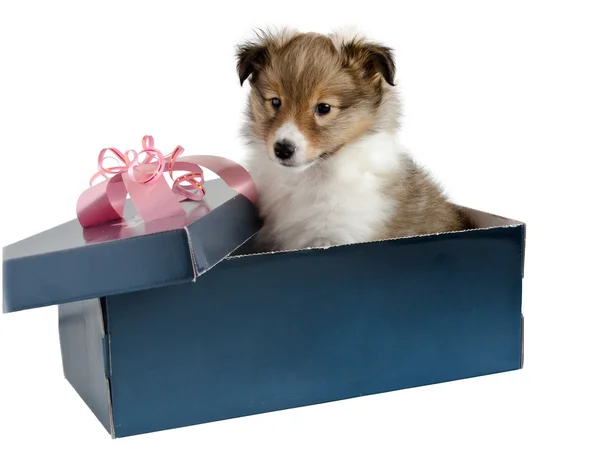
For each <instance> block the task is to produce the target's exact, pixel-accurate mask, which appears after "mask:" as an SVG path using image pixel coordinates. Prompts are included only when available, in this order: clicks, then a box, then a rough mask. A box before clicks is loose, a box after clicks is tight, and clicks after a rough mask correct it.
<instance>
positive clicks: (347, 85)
mask: <svg viewBox="0 0 600 450" xmlns="http://www.w3.org/2000/svg"><path fill="white" fill-rule="evenodd" d="M340 42H341V43H340ZM237 58H238V65H237V69H238V74H239V78H240V83H242V84H243V83H244V81H245V80H246V79H249V81H250V84H251V93H250V97H249V102H248V111H247V114H248V124H249V129H248V130H247V137H248V138H249V139H250V140H258V141H260V142H262V143H264V144H265V146H266V148H267V151H272V148H273V140H274V133H275V131H276V130H277V129H278V128H279V127H280V126H281V124H282V123H284V122H288V121H291V122H293V123H295V124H296V126H297V127H298V129H299V130H300V132H301V133H302V134H303V135H304V136H305V138H306V139H307V141H308V147H309V148H308V151H307V153H308V158H309V160H314V159H327V158H329V157H335V153H336V152H337V151H338V150H339V149H340V148H342V147H343V146H345V145H347V144H349V143H351V142H353V141H355V140H357V139H359V138H361V137H362V136H364V135H366V134H369V133H375V132H379V131H395V129H397V127H398V123H399V115H400V114H399V105H398V100H397V98H396V96H395V92H394V91H393V89H392V88H393V86H394V84H395V83H394V77H395V70H396V68H395V63H394V58H393V54H392V51H391V50H390V49H389V48H387V47H385V46H381V45H378V44H375V43H371V42H368V41H366V40H363V39H358V38H357V39H353V40H349V41H336V40H335V39H333V38H332V37H330V36H325V35H321V34H316V33H295V32H283V33H278V34H268V33H264V34H262V35H261V36H259V39H258V40H257V41H255V42H249V43H246V44H244V45H241V46H240V47H238V52H237ZM272 98H279V99H280V100H281V102H282V103H281V107H280V108H279V109H275V108H274V107H273V105H272V104H271V99H272ZM319 103H327V104H329V105H331V112H330V113H329V114H327V115H324V116H319V115H317V114H315V107H316V105H318V104H319ZM374 151H376V149H374ZM404 167H405V169H404V171H403V172H402V173H400V174H398V176H397V178H395V179H394V180H393V181H390V182H389V183H388V184H387V187H386V188H385V192H384V193H385V194H387V195H389V196H391V197H393V198H394V199H395V200H396V203H397V205H398V208H397V213H396V214H395V215H394V217H393V218H392V219H391V220H390V221H389V223H386V224H382V226H381V232H380V233H379V236H378V237H377V238H378V239H387V238H395V237H401V236H410V235H420V234H431V233H441V232H447V231H458V230H464V229H468V228H471V224H470V223H469V221H468V219H467V218H466V217H465V216H463V214H461V212H460V210H458V209H457V208H456V207H455V206H454V205H452V204H451V203H449V201H448V200H447V198H446V196H445V195H444V193H443V192H442V190H441V189H440V187H439V186H438V185H437V184H436V183H435V182H434V181H433V180H432V179H431V178H430V176H429V175H428V174H427V172H426V171H425V170H423V169H422V168H421V167H419V166H418V165H417V164H415V163H414V162H413V161H411V160H407V161H406V164H405V166H404Z"/></svg>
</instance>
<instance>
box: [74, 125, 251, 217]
mask: <svg viewBox="0 0 600 450" xmlns="http://www.w3.org/2000/svg"><path fill="white" fill-rule="evenodd" d="M183 152H184V149H183V147H181V146H177V147H176V148H175V150H173V151H172V152H171V153H169V154H168V155H163V153H162V152H161V151H160V150H157V149H156V148H155V147H154V139H153V138H152V136H144V138H143V139H142V150H141V151H140V152H136V151H135V150H128V151H126V152H124V153H123V152H121V151H119V150H118V149H116V148H114V147H108V148H104V149H102V150H101V151H100V154H99V155H98V172H97V173H96V174H94V176H92V178H91V180H90V188H88V189H87V190H85V191H84V192H83V193H82V194H81V195H80V197H79V199H78V201H77V218H78V219H79V222H80V224H81V226H82V227H84V228H87V227H91V226H94V225H99V224H101V223H105V222H110V221H113V220H117V219H122V218H123V211H124V207H125V200H126V198H127V194H129V197H130V198H131V201H132V203H133V204H134V206H135V207H136V209H137V212H138V214H139V215H140V217H141V218H142V220H144V221H146V222H149V221H152V220H156V219H161V218H165V217H171V216H176V215H179V214H185V211H184V209H183V208H182V207H181V204H180V202H181V201H183V200H193V201H199V200H202V199H203V198H204V195H205V189H204V173H203V170H202V168H201V166H204V167H205V168H207V169H208V170H211V171H212V172H214V173H215V174H216V175H217V176H219V177H220V178H221V179H222V180H223V181H224V182H225V183H226V184H227V185H228V186H229V187H231V188H232V189H234V190H235V191H237V192H238V193H240V194H242V195H244V196H245V197H246V198H248V200H250V201H251V202H252V203H253V204H256V198H257V192H256V186H255V185H254V182H253V180H252V177H251V176H250V174H249V173H248V172H247V171H246V170H245V169H244V168H243V167H242V166H240V165H239V164H237V163H235V162H233V161H231V160H229V159H227V158H222V157H220V156H213V155H197V156H187V157H181V154H182V153H183ZM110 160H114V161H116V163H117V164H116V165H113V166H108V165H107V162H108V161H110ZM175 171H187V173H184V174H183V175H181V176H179V177H175V176H174V172H175ZM165 172H167V173H168V174H169V176H170V178H171V181H172V182H173V184H172V187H169V185H168V183H167V180H166V179H165V177H164V174H165ZM99 177H103V178H105V180H104V181H102V182H101V183H97V184H94V182H95V181H96V180H97V179H98V178H99Z"/></svg>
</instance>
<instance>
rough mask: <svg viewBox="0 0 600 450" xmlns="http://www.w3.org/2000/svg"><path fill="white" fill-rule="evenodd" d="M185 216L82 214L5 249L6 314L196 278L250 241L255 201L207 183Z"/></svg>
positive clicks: (256, 219) (188, 204) (187, 204)
mask: <svg viewBox="0 0 600 450" xmlns="http://www.w3.org/2000/svg"><path fill="white" fill-rule="evenodd" d="M182 205H183V207H184V209H185V211H186V215H185V216H179V217H170V218H166V219H160V220H156V221H153V222H147V223H144V222H143V221H142V220H141V219H139V217H138V216H136V210H135V208H134V207H133V205H132V204H131V203H130V202H128V203H127V204H126V207H125V214H124V217H125V219H124V220H120V221H115V222H112V223H108V224H104V225H99V226H95V227H91V228H83V227H82V226H81V225H80V224H79V221H78V220H77V219H74V220H72V221H70V222H67V223H64V224H62V225H59V226H57V227H54V228H51V229H49V230H47V231H44V232H42V233H39V234H37V235H34V236H31V237H29V238H27V239H24V240H22V241H19V242H16V243H14V244H11V245H9V246H6V247H4V249H3V311H4V312H5V313H8V312H13V311H20V310H25V309H31V308H38V307H43V306H49V305H56V304H60V303H68V302H71V301H77V300H85V299H89V298H97V297H103V296H106V295H112V294H120V293H126V292H133V291H139V290H144V289H149V288H155V287H160V286H167V285H171V284H176V283H182V282H188V281H193V280H195V279H196V277H198V276H200V275H202V274H203V273H204V272H206V271H207V270H209V269H210V268H212V267H213V266H214V265H215V264H217V263H218V262H219V261H221V260H222V259H223V258H225V257H227V256H228V255H229V254H230V253H232V252H233V251H235V250H236V249H237V248H239V247H240V246H241V245H242V244H244V243H245V242H246V241H248V240H249V239H250V238H252V237H253V236H254V234H256V232H257V231H258V230H259V228H260V225H261V222H260V219H259V216H258V213H257V210H256V208H255V206H254V205H253V204H252V202H250V201H249V200H248V199H247V198H246V197H245V196H243V195H241V194H238V193H237V192H236V191H234V190H233V189H231V188H230V187H229V186H227V185H226V184H225V183H224V182H223V181H222V180H221V179H216V180H210V181H207V182H206V195H205V197H204V199H203V201H201V202H189V201H188V202H183V203H182Z"/></svg>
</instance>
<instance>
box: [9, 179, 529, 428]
mask: <svg viewBox="0 0 600 450" xmlns="http://www.w3.org/2000/svg"><path fill="white" fill-rule="evenodd" d="M465 210H466V211H467V212H468V213H469V214H470V215H471V216H472V218H473V220H474V221H475V223H476V224H477V226H478V227H479V229H475V230H469V231H465V232H458V233H446V234H438V235H429V236H415V237H411V238H403V239H396V240H389V241H382V242H370V243H363V244H357V245H348V246H338V247H331V248H328V249H305V250H300V251H294V252H280V253H268V254H251V253H248V250H247V248H248V247H245V246H244V245H243V244H244V243H246V244H247V243H248V242H250V240H251V238H252V236H253V235H254V234H255V232H256V231H257V230H258V229H259V227H260V221H259V220H258V218H257V216H256V212H255V209H254V206H253V205H252V204H251V203H250V202H249V201H248V200H247V199H246V198H245V197H243V196H241V195H238V194H236V193H235V192H234V191H232V190H231V189H229V188H228V187H227V186H226V185H225V184H224V183H222V182H221V181H220V180H213V181H209V182H208V183H207V196H206V199H205V201H204V202H200V203H190V204H187V205H186V211H187V213H188V215H187V217H186V218H185V223H183V222H181V220H182V219H181V218H178V219H173V220H170V219H164V220H160V221H156V222H152V223H142V222H140V221H139V220H136V219H135V218H134V217H131V214H133V212H134V211H133V212H132V211H131V210H129V211H128V212H127V219H128V220H127V221H126V222H118V223H114V224H108V225H103V226H98V227H93V228H91V229H82V228H81V226H80V225H79V223H78V222H77V221H72V222H69V223H66V224H63V225H61V226H58V227H56V228H53V229H51V230H48V231H46V232H44V233H41V234H39V235H36V236H33V237H31V238H28V239H26V240H24V241H21V242H18V243H15V244H13V245H10V246H8V247H6V248H5V249H4V259H3V269H4V298H3V305H4V311H5V312H15V311H20V310H25V309H29V308H38V307H42V306H48V305H58V308H59V331H60V344H61V350H62V358H63V366H64V375H65V377H66V379H67V380H68V381H69V382H70V383H71V384H72V386H73V387H74V388H75V390H76V391H77V392H78V393H79V395H80V396H81V398H82V399H83V400H84V401H85V403H86V404H87V405H88V406H89V408H90V409H91V410H92V411H93V412H94V414H95V415H96V417H97V418H98V420H99V421H100V422H101V423H102V425H104V427H105V428H106V430H107V431H108V432H109V433H110V434H111V435H112V436H113V437H115V438H118V437H124V436H131V435H136V434H140V433H147V432H153V431H158V430H164V429H171V428H176V427H183V426H188V425H195V424H201V423H205V422H211V421H217V420H223V419H229V418H235V417H241V416H245V415H251V414H258V413H264V412H269V411H276V410H282V409H287V408H294V407H300V406H306V405H313V404H318V403H322V402H330V401H335V400H342V399H348V398H352V397H357V396H363V395H369V394H376V393H383V392H388V391H393V390H399V389H404V388H410V387H416V386H423V385H428V384H433V383H441V382H448V381H452V380H459V379H465V378H470V377H476V376H480V375H488V374H494V373H499V372H505V371H511V370H517V369H520V368H521V367H522V355H523V348H522V345H523V340H522V331H523V323H522V315H521V300H522V299H521V292H522V289H521V287H522V277H523V264H524V247H525V225H524V224H523V223H521V222H518V221H514V220H509V219H505V218H502V217H498V216H494V215H491V214H487V213H484V212H480V211H475V210H470V209H466V208H465ZM209 269H210V270H209Z"/></svg>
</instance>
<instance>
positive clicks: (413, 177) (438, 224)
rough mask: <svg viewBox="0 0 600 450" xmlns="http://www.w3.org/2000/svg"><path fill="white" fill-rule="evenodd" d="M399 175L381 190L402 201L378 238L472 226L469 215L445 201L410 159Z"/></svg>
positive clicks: (442, 195) (443, 196) (431, 182)
mask: <svg viewBox="0 0 600 450" xmlns="http://www.w3.org/2000/svg"><path fill="white" fill-rule="evenodd" d="M405 166H406V170H405V173H404V174H403V177H399V179H398V180H394V181H393V182H390V183H389V184H388V185H387V187H386V189H385V192H386V194H388V195H390V196H392V197H394V198H395V199H396V201H397V202H398V204H400V205H402V208H399V209H398V211H397V213H396V214H395V215H394V216H393V217H392V219H391V220H390V221H389V223H386V224H385V226H383V227H382V230H381V232H380V233H381V234H380V236H379V239H389V238H396V237H403V236H417V235H423V234H435V233H444V232H449V231H461V230H467V229H470V228H472V227H473V225H472V224H471V222H470V220H469V218H468V217H467V216H466V215H465V214H463V213H462V212H461V211H460V209H458V208H457V207H456V206H455V205H453V204H452V203H450V202H448V200H447V198H446V196H445V195H444V193H443V191H442V190H441V188H440V187H439V186H438V185H437V183H435V182H434V181H433V180H432V179H431V177H430V175H429V174H428V173H427V172H426V171H425V170H424V169H423V168H421V167H419V166H418V165H417V164H416V163H415V162H414V161H412V160H410V159H407V161H406V162H405Z"/></svg>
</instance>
